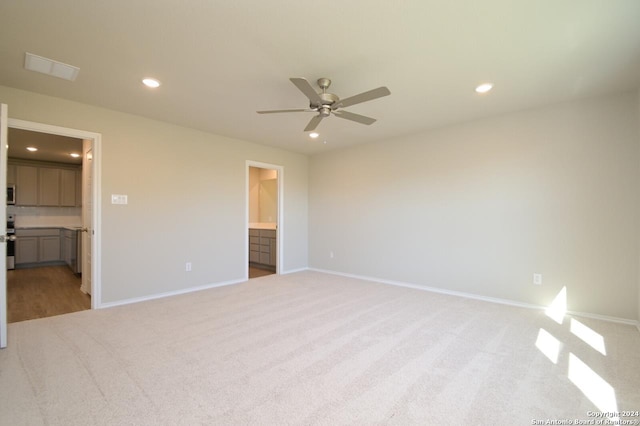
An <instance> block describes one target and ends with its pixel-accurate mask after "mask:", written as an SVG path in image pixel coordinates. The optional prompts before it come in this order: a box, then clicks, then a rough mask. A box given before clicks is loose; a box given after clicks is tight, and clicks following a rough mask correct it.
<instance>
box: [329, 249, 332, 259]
mask: <svg viewBox="0 0 640 426" xmlns="http://www.w3.org/2000/svg"><path fill="white" fill-rule="evenodd" d="M329 259H333V250H331V251H329Z"/></svg>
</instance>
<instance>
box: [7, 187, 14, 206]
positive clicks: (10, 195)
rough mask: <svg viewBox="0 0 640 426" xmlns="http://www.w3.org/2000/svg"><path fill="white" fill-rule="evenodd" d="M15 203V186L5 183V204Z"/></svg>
mask: <svg viewBox="0 0 640 426" xmlns="http://www.w3.org/2000/svg"><path fill="white" fill-rule="evenodd" d="M15 203H16V186H15V185H7V204H15Z"/></svg>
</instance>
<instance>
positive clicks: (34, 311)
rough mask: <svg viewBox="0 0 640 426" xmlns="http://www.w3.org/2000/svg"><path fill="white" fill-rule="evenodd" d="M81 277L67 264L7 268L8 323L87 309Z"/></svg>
mask: <svg viewBox="0 0 640 426" xmlns="http://www.w3.org/2000/svg"><path fill="white" fill-rule="evenodd" d="M80 284H81V278H80V277H78V276H76V275H75V274H74V273H73V272H72V271H71V270H70V269H69V268H68V267H67V266H44V267H40V268H29V269H15V270H10V271H7V305H8V312H7V313H8V315H7V316H8V319H7V321H8V322H9V323H12V322H18V321H26V320H30V319H36V318H45V317H52V316H55V315H61V314H68V313H70V312H77V311H83V310H86V309H90V308H91V296H89V295H88V294H84V293H83V292H82V291H80Z"/></svg>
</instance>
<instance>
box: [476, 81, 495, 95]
mask: <svg viewBox="0 0 640 426" xmlns="http://www.w3.org/2000/svg"><path fill="white" fill-rule="evenodd" d="M491 89H493V83H483V84H481V85H480V86H478V87H476V92H478V93H487V92H488V91H489V90H491Z"/></svg>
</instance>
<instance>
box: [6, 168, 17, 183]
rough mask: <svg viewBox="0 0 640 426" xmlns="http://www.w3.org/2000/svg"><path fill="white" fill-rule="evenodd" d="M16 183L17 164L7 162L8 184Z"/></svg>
mask: <svg viewBox="0 0 640 426" xmlns="http://www.w3.org/2000/svg"><path fill="white" fill-rule="evenodd" d="M15 184H16V166H15V165H13V164H7V185H15Z"/></svg>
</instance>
